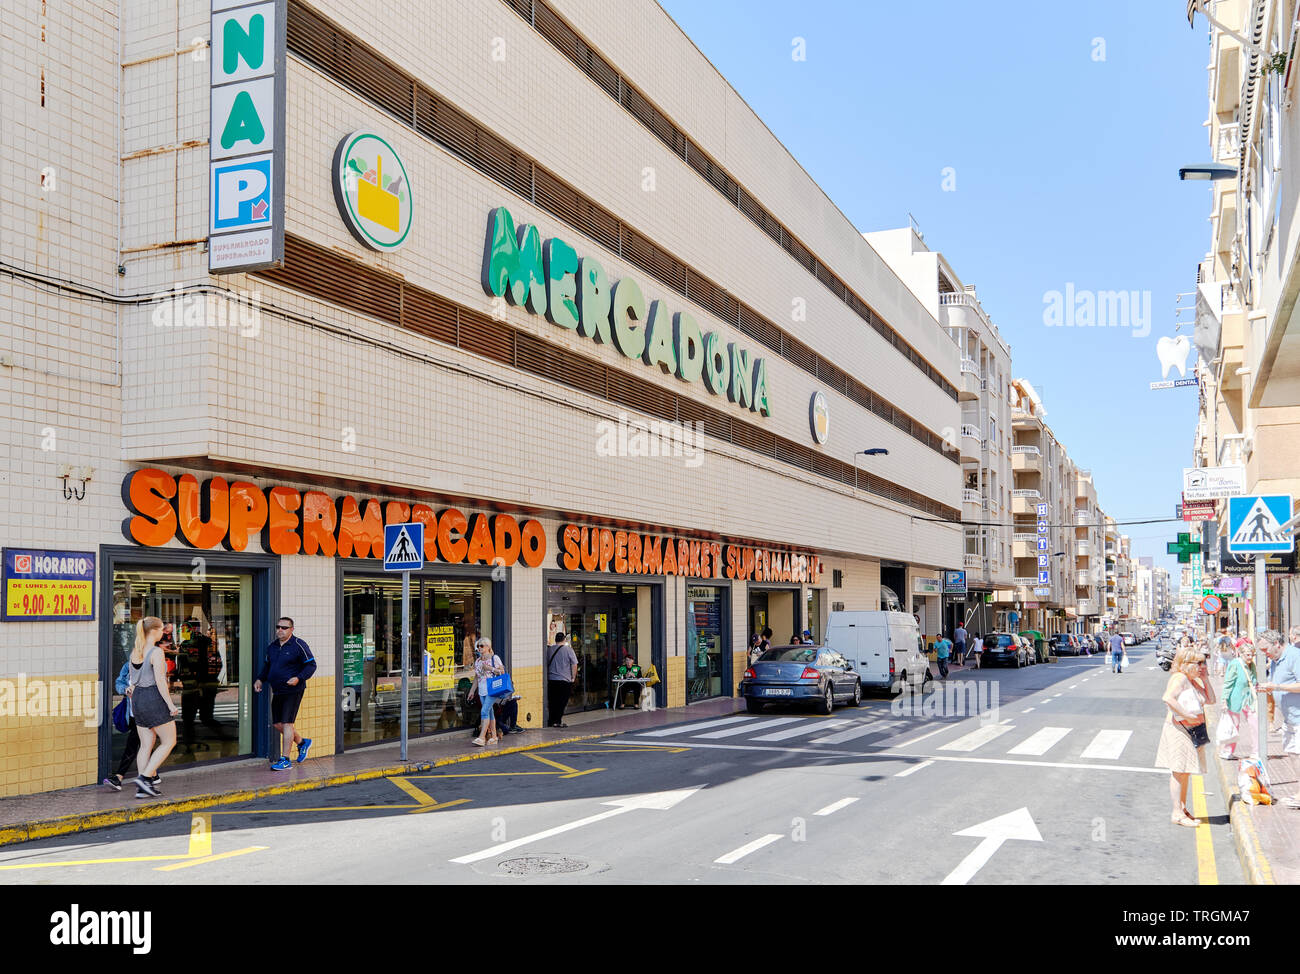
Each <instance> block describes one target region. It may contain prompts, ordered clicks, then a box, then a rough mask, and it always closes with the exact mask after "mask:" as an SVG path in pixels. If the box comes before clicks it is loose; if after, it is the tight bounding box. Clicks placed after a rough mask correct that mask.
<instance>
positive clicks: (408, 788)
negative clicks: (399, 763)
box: [388, 778, 438, 807]
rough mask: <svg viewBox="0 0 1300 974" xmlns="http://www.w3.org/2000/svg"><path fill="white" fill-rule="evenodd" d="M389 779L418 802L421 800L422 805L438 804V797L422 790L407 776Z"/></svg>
mask: <svg viewBox="0 0 1300 974" xmlns="http://www.w3.org/2000/svg"><path fill="white" fill-rule="evenodd" d="M388 780H389V781H391V782H392V783H393V784H395V785H397V787H398V788H401V789H402V791H404V792H406V793H407V794H408V795H410V796H411V797H412V798H414V799H415V800H416V801H417V802H419V803H420V805H422V806H426V807H427V806H429V805H436V804H438V801H437V799H435V798H431V797H429V796H428V795H426V794H425V793H424V792H422V791H421V790H420V789H419V788H417V787H416V786H415V785H413V784H411V783H410V782H409V781H407V780H406V779H405V778H389V779H388Z"/></svg>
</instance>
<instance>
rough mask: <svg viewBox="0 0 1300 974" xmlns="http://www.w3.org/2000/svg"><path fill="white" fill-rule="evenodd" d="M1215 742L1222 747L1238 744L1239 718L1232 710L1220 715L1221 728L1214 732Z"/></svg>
mask: <svg viewBox="0 0 1300 974" xmlns="http://www.w3.org/2000/svg"><path fill="white" fill-rule="evenodd" d="M1214 742H1215V743H1216V744H1218V745H1220V746H1222V745H1225V744H1235V743H1237V718H1236V715H1235V714H1233V712H1232V711H1231V710H1225V711H1224V712H1223V713H1222V714H1220V715H1219V726H1218V727H1216V728H1215V730H1214Z"/></svg>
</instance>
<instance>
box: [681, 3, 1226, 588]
mask: <svg viewBox="0 0 1300 974" xmlns="http://www.w3.org/2000/svg"><path fill="white" fill-rule="evenodd" d="M661 3H662V6H663V7H664V9H665V10H667V11H668V13H669V14H670V15H671V16H672V17H673V19H674V20H676V21H677V23H678V24H679V25H680V26H681V27H682V29H683V30H684V31H686V33H687V35H689V36H690V38H691V39H692V40H693V41H694V42H695V43H696V45H697V46H698V47H699V48H700V50H701V51H703V52H704V54H705V56H706V57H708V58H709V59H710V60H711V61H712V62H713V64H714V65H715V66H716V67H717V68H718V70H719V71H721V72H722V74H723V76H724V77H726V78H727V80H728V81H729V82H730V83H731V84H732V86H733V87H734V88H735V89H736V90H737V91H739V92H740V94H741V96H742V97H743V98H744V99H745V100H746V101H747V102H748V103H749V105H750V107H751V108H753V109H754V111H755V112H757V113H758V115H759V116H760V117H761V118H762V119H763V121H764V122H766V124H767V125H768V127H769V128H771V130H772V131H773V132H774V133H775V134H776V136H777V138H779V139H780V140H781V141H782V142H783V143H784V144H785V146H786V148H787V149H789V150H790V152H791V153H793V155H794V156H795V158H796V159H798V160H799V162H800V163H801V164H802V165H803V167H804V168H805V169H806V170H807V171H808V173H809V174H810V175H811V176H812V178H813V179H814V180H816V181H817V182H818V183H819V184H820V185H821V187H822V188H823V189H824V190H825V191H826V193H827V195H828V196H830V198H831V199H832V200H833V201H834V202H835V203H836V205H838V206H839V208H840V209H841V210H842V211H843V212H844V213H845V214H846V215H847V216H848V218H849V219H850V220H851V221H853V223H854V224H855V225H856V226H857V227H858V229H860V230H879V229H885V228H888V227H896V226H905V225H906V224H907V222H908V213H909V211H910V212H911V214H912V215H913V216H915V218H916V220H917V222H918V224H919V225H920V227H921V230H922V232H923V233H924V234H925V240H926V243H927V245H929V246H930V247H931V248H932V249H935V250H939V251H942V252H943V253H944V255H945V256H946V257H947V258H948V260H949V261H950V262H951V264H952V266H953V268H954V269H955V270H956V272H957V273H958V274H959V275H960V276H961V277H962V279H963V281H964V282H965V283H967V284H975V285H976V286H977V287H978V288H979V296H980V301H981V303H982V304H983V305H984V308H985V310H986V311H987V312H988V313H989V315H990V317H992V318H993V320H994V321H995V322H996V323H997V325H998V328H999V330H1000V331H1001V332H1002V335H1003V337H1004V338H1005V339H1006V340H1007V341H1008V342H1009V343H1010V345H1011V352H1012V369H1013V371H1014V373H1015V374H1016V375H1017V376H1023V377H1025V378H1028V379H1030V380H1031V381H1032V382H1033V383H1034V385H1035V387H1036V388H1037V389H1038V390H1039V392H1040V394H1041V395H1042V396H1043V400H1044V403H1045V405H1046V406H1047V410H1048V415H1047V421H1048V423H1049V424H1050V425H1051V426H1052V429H1053V431H1054V432H1055V433H1056V435H1057V436H1058V438H1060V440H1061V441H1062V442H1063V443H1065V445H1066V448H1067V449H1068V450H1069V453H1070V456H1071V457H1072V458H1073V459H1074V461H1075V462H1076V463H1077V464H1078V465H1079V466H1081V467H1085V468H1090V469H1091V470H1092V472H1093V475H1094V478H1095V480H1096V483H1097V485H1098V491H1099V496H1100V500H1101V504H1102V506H1103V508H1104V509H1105V510H1106V512H1107V513H1108V514H1110V515H1111V516H1113V517H1115V518H1116V519H1117V520H1134V519H1139V518H1150V517H1172V516H1173V508H1174V504H1175V503H1177V501H1178V497H1179V491H1180V488H1181V482H1182V468H1183V467H1184V466H1186V465H1190V462H1191V459H1190V458H1191V445H1192V433H1193V429H1194V426H1195V422H1196V390H1195V389H1194V388H1180V389H1168V390H1157V391H1152V390H1151V389H1150V388H1149V387H1148V384H1149V383H1150V382H1151V381H1152V380H1155V379H1159V378H1160V364H1159V362H1158V360H1157V358H1156V353H1155V348H1156V340H1157V338H1159V337H1160V336H1162V335H1172V334H1174V322H1175V301H1176V300H1177V295H1178V294H1179V292H1183V291H1190V290H1192V289H1193V287H1194V286H1195V281H1196V264H1197V262H1198V261H1199V260H1200V259H1201V258H1202V256H1203V255H1204V253H1205V251H1206V250H1207V249H1208V247H1209V244H1210V239H1209V224H1208V223H1207V222H1206V218H1207V216H1208V213H1209V206H1210V197H1209V190H1208V189H1207V188H1206V187H1207V186H1208V184H1207V183H1186V182H1180V181H1179V179H1178V166H1179V165H1180V164H1184V163H1188V162H1199V161H1206V160H1208V159H1209V157H1210V151H1209V146H1208V144H1207V141H1206V130H1205V128H1204V127H1203V126H1202V124H1201V123H1202V122H1203V121H1204V119H1205V117H1206V114H1207V111H1208V102H1207V94H1206V91H1207V78H1206V70H1205V66H1206V63H1207V62H1208V60H1209V47H1208V42H1207V33H1206V24H1205V21H1204V18H1203V17H1198V18H1197V23H1196V29H1195V30H1192V29H1189V28H1188V26H1187V20H1186V18H1185V16H1184V12H1183V11H1184V5H1183V4H1181V3H1176V4H1170V3H1150V2H1143V3H1132V2H1122V0H1099V2H1095V3H1089V4H1070V3H1041V2H1007V3H1000V4H996V5H990V4H976V3H970V2H969V0H964V2H955V0H939V2H936V3H932V4H925V5H923V6H922V7H919V8H918V7H917V6H916V5H911V4H896V3H895V4H885V3H879V2H874V0H873V2H868V3H861V2H848V0H841V2H830V0H801V2H799V3H790V2H789V0H709V2H707V3H700V2H699V0H661ZM922 13H923V15H922V16H918V14H922ZM796 37H801V38H803V39H804V41H805V50H806V60H803V61H796V60H795V59H794V58H793V57H792V56H791V55H792V50H793V39H794V38H796ZM1097 39H1100V41H1098V40H1097ZM1103 45H1104V47H1103ZM1102 57H1104V60H1102V59H1101V58H1102ZM948 167H951V168H952V170H954V172H953V174H952V175H953V176H954V180H955V189H953V190H952V191H945V190H944V185H943V184H944V176H945V173H944V170H945V169H946V168H948ZM1067 284H1073V285H1074V287H1075V289H1076V290H1091V291H1112V290H1124V291H1137V292H1150V310H1151V313H1150V333H1149V334H1148V335H1146V336H1145V337H1144V338H1137V337H1135V331H1136V330H1137V329H1133V328H1128V327H1105V328H1103V327H1091V328H1087V327H1073V328H1062V327H1056V328H1051V327H1048V326H1047V325H1045V324H1044V320H1043V316H1044V308H1045V295H1046V294H1047V293H1048V292H1051V291H1064V290H1065V288H1066V285H1067ZM1189 300H1190V299H1189V298H1184V299H1183V303H1184V305H1186V304H1188V302H1189ZM1183 318H1184V320H1186V321H1189V322H1190V319H1191V316H1190V314H1185V315H1184V316H1183ZM1181 333H1186V334H1190V326H1185V327H1184V328H1183V331H1182V332H1181ZM1189 375H1190V363H1189ZM1171 377H1172V378H1176V377H1177V372H1176V371H1175V372H1173V373H1171ZM1124 530H1125V532H1126V533H1128V534H1129V535H1130V536H1131V537H1132V538H1133V544H1134V549H1135V551H1136V553H1137V554H1139V555H1154V556H1156V558H1157V564H1164V565H1166V566H1167V567H1169V568H1170V569H1171V570H1175V569H1176V565H1177V563H1176V562H1175V561H1174V559H1173V558H1172V557H1169V556H1167V555H1166V554H1165V542H1166V541H1167V540H1172V538H1173V536H1174V534H1175V533H1176V532H1177V531H1178V530H1180V525H1178V524H1177V523H1174V522H1170V523H1166V524H1148V525H1133V526H1130V527H1127V528H1125V529H1124ZM1176 579H1177V575H1176V574H1175V583H1174V584H1175V585H1177V581H1176Z"/></svg>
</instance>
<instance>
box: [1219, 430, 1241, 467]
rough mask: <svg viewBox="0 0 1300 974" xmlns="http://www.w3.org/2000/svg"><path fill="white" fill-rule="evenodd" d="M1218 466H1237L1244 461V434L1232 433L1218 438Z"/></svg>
mask: <svg viewBox="0 0 1300 974" xmlns="http://www.w3.org/2000/svg"><path fill="white" fill-rule="evenodd" d="M1218 461H1219V466H1221V467H1238V466H1241V465H1242V464H1244V463H1245V462H1246V436H1245V434H1244V433H1232V434H1229V435H1228V436H1224V437H1221V438H1220V440H1219V456H1218Z"/></svg>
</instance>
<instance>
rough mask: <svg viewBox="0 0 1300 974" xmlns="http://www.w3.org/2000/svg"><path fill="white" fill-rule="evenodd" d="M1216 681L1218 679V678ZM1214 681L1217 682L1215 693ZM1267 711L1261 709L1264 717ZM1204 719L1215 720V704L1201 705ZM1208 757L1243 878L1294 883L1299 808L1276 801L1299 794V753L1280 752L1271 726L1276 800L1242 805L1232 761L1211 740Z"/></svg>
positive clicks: (1299, 865) (1298, 876)
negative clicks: (1222, 798) (1242, 871)
mask: <svg viewBox="0 0 1300 974" xmlns="http://www.w3.org/2000/svg"><path fill="white" fill-rule="evenodd" d="M1218 682H1219V683H1220V684H1221V683H1222V681H1221V680H1220V681H1218ZM1217 692H1218V687H1216V693H1217ZM1267 716H1268V715H1267V712H1266V711H1265V712H1264V713H1261V714H1260V717H1261V719H1267ZM1206 717H1207V721H1206V724H1207V726H1208V727H1214V726H1216V724H1217V722H1218V719H1219V705H1212V706H1210V707H1207V708H1206ZM1207 747H1209V748H1210V749H1211V754H1210V757H1209V762H1210V763H1211V765H1212V769H1211V774H1217V776H1218V780H1219V785H1220V787H1221V788H1222V789H1223V796H1224V804H1225V805H1226V806H1227V808H1228V816H1229V819H1230V821H1231V822H1232V835H1233V839H1234V841H1235V842H1236V844H1237V855H1238V856H1239V857H1240V858H1241V865H1242V868H1243V869H1244V870H1245V872H1246V878H1247V880H1248V881H1249V882H1251V883H1257V884H1264V885H1272V884H1274V883H1277V884H1281V885H1295V884H1298V883H1300V809H1295V808H1288V807H1287V806H1286V805H1283V804H1280V802H1281V801H1282V799H1284V798H1288V797H1290V796H1291V795H1300V755H1295V754H1283V753H1282V734H1281V732H1280V731H1274V732H1271V733H1270V734H1269V736H1268V763H1267V768H1268V776H1269V780H1270V781H1271V782H1272V785H1271V787H1270V789H1269V790H1270V791H1272V793H1273V800H1274V801H1275V802H1278V803H1279V804H1276V805H1247V804H1246V803H1245V802H1243V801H1242V800H1241V792H1240V791H1239V789H1238V788H1237V762H1236V760H1229V761H1225V760H1223V759H1222V758H1220V757H1219V756H1218V748H1217V747H1216V746H1215V745H1214V743H1213V742H1212V741H1211V743H1210V744H1208V745H1207Z"/></svg>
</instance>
